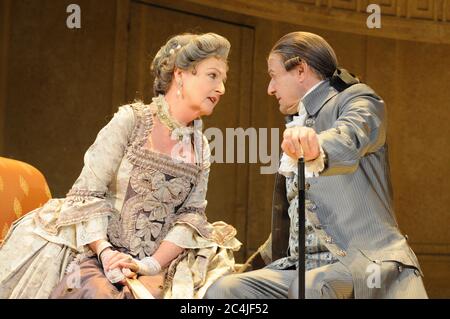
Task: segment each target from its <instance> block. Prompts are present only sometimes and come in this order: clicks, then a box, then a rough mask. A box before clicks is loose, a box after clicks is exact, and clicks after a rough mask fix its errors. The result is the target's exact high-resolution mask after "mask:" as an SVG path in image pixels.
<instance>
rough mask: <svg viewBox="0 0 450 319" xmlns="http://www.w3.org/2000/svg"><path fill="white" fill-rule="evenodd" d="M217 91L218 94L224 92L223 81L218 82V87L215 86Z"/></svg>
mask: <svg viewBox="0 0 450 319" xmlns="http://www.w3.org/2000/svg"><path fill="white" fill-rule="evenodd" d="M216 91H217V93H219V94H220V95H222V94H224V93H225V84H224V83H223V82H220V84H219V87H218V88H217V90H216Z"/></svg>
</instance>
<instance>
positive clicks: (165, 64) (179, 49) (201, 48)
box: [151, 33, 231, 96]
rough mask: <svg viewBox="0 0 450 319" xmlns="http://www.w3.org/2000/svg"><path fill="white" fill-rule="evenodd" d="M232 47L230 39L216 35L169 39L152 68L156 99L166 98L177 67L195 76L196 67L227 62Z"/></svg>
mask: <svg viewBox="0 0 450 319" xmlns="http://www.w3.org/2000/svg"><path fill="white" fill-rule="evenodd" d="M230 46H231V45H230V42H229V41H228V40H227V39H225V38H224V37H222V36H220V35H218V34H215V33H205V34H191V33H186V34H181V35H177V36H174V37H172V38H170V39H169V41H167V43H166V44H165V45H163V46H162V47H161V48H160V49H159V51H158V53H156V56H155V58H154V59H153V61H152V64H151V70H152V72H153V74H154V75H155V81H154V83H153V93H154V95H155V96H156V95H158V94H166V92H167V90H168V89H169V87H170V84H171V83H172V78H173V74H174V70H175V67H177V68H179V69H181V70H189V69H192V70H194V72H195V66H196V65H197V64H198V63H199V62H201V61H202V60H204V59H207V58H209V57H216V58H219V59H222V60H224V61H227V58H228V53H229V52H230Z"/></svg>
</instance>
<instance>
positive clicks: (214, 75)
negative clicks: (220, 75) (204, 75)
mask: <svg viewBox="0 0 450 319" xmlns="http://www.w3.org/2000/svg"><path fill="white" fill-rule="evenodd" d="M209 77H210V78H211V79H213V80H215V79H216V78H217V74H215V73H210V74H209Z"/></svg>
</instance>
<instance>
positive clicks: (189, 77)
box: [181, 57, 227, 116]
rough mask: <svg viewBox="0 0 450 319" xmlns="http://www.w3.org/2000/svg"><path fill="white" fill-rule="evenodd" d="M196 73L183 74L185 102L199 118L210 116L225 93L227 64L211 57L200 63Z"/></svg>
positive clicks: (184, 72)
mask: <svg viewBox="0 0 450 319" xmlns="http://www.w3.org/2000/svg"><path fill="white" fill-rule="evenodd" d="M194 73H195V74H193V73H192V71H191V70H189V71H183V72H182V75H181V79H182V83H183V88H182V94H183V99H184V102H185V103H186V104H187V105H189V106H190V107H191V108H192V109H193V110H194V111H195V112H196V113H198V115H199V116H202V115H210V114H211V113H212V112H213V110H214V107H215V106H216V104H217V103H218V102H219V100H220V97H221V96H222V95H223V94H224V93H225V81H226V79H227V64H226V63H225V62H224V61H223V60H220V59H217V58H214V57H210V58H207V59H205V60H203V61H201V62H200V63H198V64H197V65H196V67H195V72H194Z"/></svg>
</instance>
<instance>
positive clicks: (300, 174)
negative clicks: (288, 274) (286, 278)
mask: <svg viewBox="0 0 450 319" xmlns="http://www.w3.org/2000/svg"><path fill="white" fill-rule="evenodd" d="M297 178H298V180H297V185H298V299H305V161H304V159H303V157H300V158H299V160H298V163H297Z"/></svg>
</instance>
